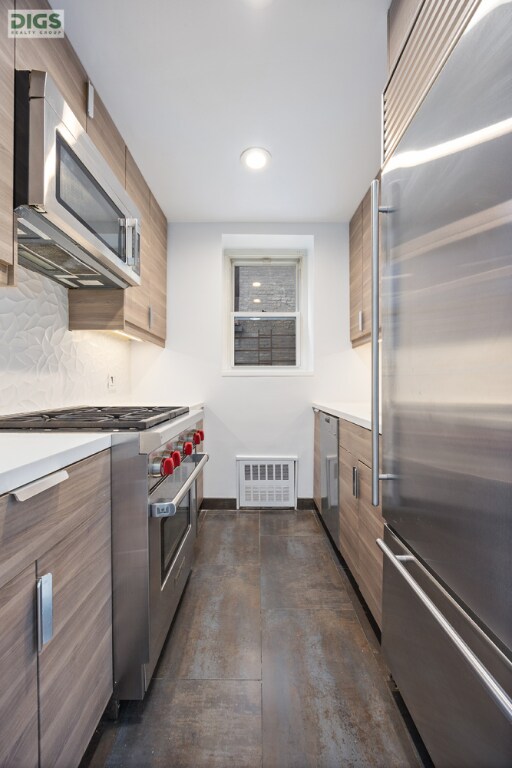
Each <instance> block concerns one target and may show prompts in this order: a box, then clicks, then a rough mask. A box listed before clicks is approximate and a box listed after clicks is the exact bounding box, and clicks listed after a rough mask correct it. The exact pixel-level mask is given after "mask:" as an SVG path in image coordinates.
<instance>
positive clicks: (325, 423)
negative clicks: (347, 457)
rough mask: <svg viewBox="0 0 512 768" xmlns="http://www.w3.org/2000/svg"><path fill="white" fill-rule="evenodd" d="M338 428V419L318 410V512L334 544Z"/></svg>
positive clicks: (337, 526)
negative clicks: (320, 499)
mask: <svg viewBox="0 0 512 768" xmlns="http://www.w3.org/2000/svg"><path fill="white" fill-rule="evenodd" d="M338 430H339V419H337V418H336V416H330V415H329V414H327V413H322V411H320V489H321V494H322V507H321V510H320V514H321V515H322V518H323V521H324V523H325V525H326V526H327V530H328V531H329V533H330V534H331V536H332V538H333V540H334V542H335V544H336V546H337V545H338V541H339V530H340V520H339V513H338V498H339V494H338V445H339V443H338Z"/></svg>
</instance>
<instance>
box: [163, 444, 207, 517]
mask: <svg viewBox="0 0 512 768" xmlns="http://www.w3.org/2000/svg"><path fill="white" fill-rule="evenodd" d="M197 456H201V460H200V461H199V463H198V465H197V467H196V468H195V469H194V471H193V472H192V473H191V475H190V477H189V478H188V479H187V480H186V482H185V483H184V484H183V485H182V486H181V488H180V490H179V491H178V493H177V494H176V496H175V497H174V499H172V501H156V502H153V503H152V504H150V505H149V514H150V516H151V517H174V515H175V514H176V512H177V511H178V506H179V504H180V502H181V501H182V499H183V498H184V496H185V495H186V494H187V493H188V490H189V488H190V486H191V485H192V483H193V482H194V481H195V480H196V478H197V477H198V475H200V474H201V472H202V471H203V468H204V466H205V464H206V462H207V461H208V459H209V458H210V457H209V456H208V454H207V453H203V454H201V453H198V454H197Z"/></svg>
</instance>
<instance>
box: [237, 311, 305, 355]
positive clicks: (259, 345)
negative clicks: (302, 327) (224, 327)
mask: <svg viewBox="0 0 512 768" xmlns="http://www.w3.org/2000/svg"><path fill="white" fill-rule="evenodd" d="M234 323H235V365H255V366H256V365H296V364H297V356H296V335H297V319H296V318H295V317H265V318H263V317H235V319H234Z"/></svg>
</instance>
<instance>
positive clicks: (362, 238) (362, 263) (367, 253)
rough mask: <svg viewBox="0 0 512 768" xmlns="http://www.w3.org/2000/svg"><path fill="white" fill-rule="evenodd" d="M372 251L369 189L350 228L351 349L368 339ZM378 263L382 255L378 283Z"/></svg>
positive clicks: (370, 318)
mask: <svg viewBox="0 0 512 768" xmlns="http://www.w3.org/2000/svg"><path fill="white" fill-rule="evenodd" d="M378 176H379V174H377V178H378ZM372 248H373V238H372V208H371V189H368V191H367V193H366V194H365V196H364V198H363V199H362V200H361V202H360V204H359V205H358V207H357V209H356V211H355V213H354V215H353V216H352V219H351V220H350V225H349V258H350V341H351V342H352V346H353V347H357V346H359V345H360V344H366V343H367V342H368V341H370V339H371V332H372ZM380 262H381V252H379V280H380Z"/></svg>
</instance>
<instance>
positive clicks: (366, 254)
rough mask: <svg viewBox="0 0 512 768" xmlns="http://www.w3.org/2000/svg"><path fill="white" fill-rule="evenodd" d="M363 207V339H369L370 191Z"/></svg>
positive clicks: (370, 328) (370, 276)
mask: <svg viewBox="0 0 512 768" xmlns="http://www.w3.org/2000/svg"><path fill="white" fill-rule="evenodd" d="M361 206H362V223H363V224H362V230H363V237H362V248H361V283H362V295H361V310H362V312H363V317H362V322H361V326H362V330H361V334H360V335H361V338H362V337H365V338H369V336H370V335H371V330H372V247H373V238H372V195H371V189H369V190H368V192H367V193H366V195H365V196H364V198H363V202H362V203H361Z"/></svg>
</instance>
